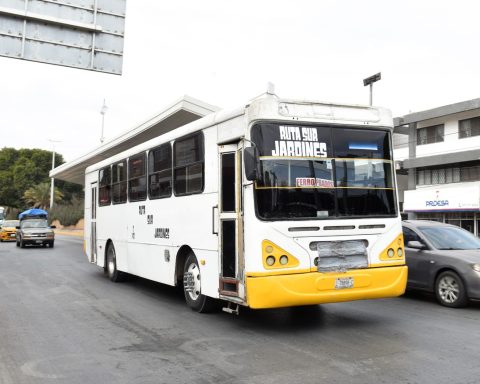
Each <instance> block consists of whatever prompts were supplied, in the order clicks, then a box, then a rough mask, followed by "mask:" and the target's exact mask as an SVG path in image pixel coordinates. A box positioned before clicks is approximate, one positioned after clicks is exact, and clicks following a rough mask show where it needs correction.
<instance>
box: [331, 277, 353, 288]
mask: <svg viewBox="0 0 480 384" xmlns="http://www.w3.org/2000/svg"><path fill="white" fill-rule="evenodd" d="M345 288H353V277H337V278H336V279H335V289H345Z"/></svg>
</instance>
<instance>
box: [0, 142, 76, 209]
mask: <svg viewBox="0 0 480 384" xmlns="http://www.w3.org/2000/svg"><path fill="white" fill-rule="evenodd" d="M63 163H64V160H63V156H62V155H61V154H59V153H56V154H55V164H56V165H57V166H58V165H60V164H63ZM51 167H52V152H50V151H45V150H43V149H15V148H3V149H0V205H4V206H9V207H15V208H24V194H25V192H26V191H27V190H28V189H29V188H32V187H34V186H37V185H38V184H41V183H47V184H49V182H50V177H49V172H50V169H51ZM55 184H56V186H57V187H58V189H59V190H60V191H61V192H62V194H63V196H64V199H63V200H64V201H66V202H70V201H71V200H72V198H75V197H79V198H83V188H82V186H81V185H77V184H73V183H68V182H66V181H61V180H56V181H55Z"/></svg>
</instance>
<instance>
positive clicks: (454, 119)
mask: <svg viewBox="0 0 480 384" xmlns="http://www.w3.org/2000/svg"><path fill="white" fill-rule="evenodd" d="M477 116H480V110H473V111H468V112H462V113H457V114H454V115H450V116H443V117H441V118H437V119H431V120H425V121H422V122H419V123H418V124H417V129H418V128H424V127H430V126H432V125H437V124H445V131H444V141H443V142H442V143H434V144H424V145H417V157H424V156H431V155H441V154H443V153H452V152H461V151H468V150H472V149H478V148H479V147H480V136H474V137H469V138H464V139H459V138H458V121H459V120H463V119H469V118H472V117H477Z"/></svg>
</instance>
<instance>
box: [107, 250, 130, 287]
mask: <svg viewBox="0 0 480 384" xmlns="http://www.w3.org/2000/svg"><path fill="white" fill-rule="evenodd" d="M106 259H107V275H108V278H109V279H110V281H113V282H114V283H119V282H121V281H124V280H125V277H126V274H125V272H122V271H119V270H118V269H117V254H116V253H115V247H114V246H113V243H109V244H108V247H107V257H106Z"/></svg>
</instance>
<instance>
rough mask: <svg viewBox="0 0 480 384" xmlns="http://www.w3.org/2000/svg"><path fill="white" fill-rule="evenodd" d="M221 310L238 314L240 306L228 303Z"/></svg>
mask: <svg viewBox="0 0 480 384" xmlns="http://www.w3.org/2000/svg"><path fill="white" fill-rule="evenodd" d="M222 311H223V312H227V313H230V314H232V315H237V316H238V314H239V313H240V307H239V305H238V304H234V303H228V305H227V306H226V307H223V308H222Z"/></svg>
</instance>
